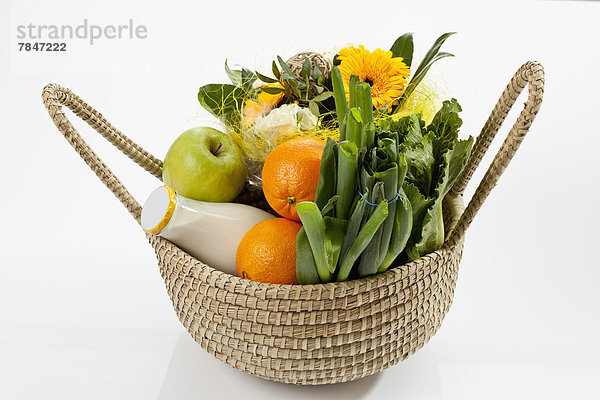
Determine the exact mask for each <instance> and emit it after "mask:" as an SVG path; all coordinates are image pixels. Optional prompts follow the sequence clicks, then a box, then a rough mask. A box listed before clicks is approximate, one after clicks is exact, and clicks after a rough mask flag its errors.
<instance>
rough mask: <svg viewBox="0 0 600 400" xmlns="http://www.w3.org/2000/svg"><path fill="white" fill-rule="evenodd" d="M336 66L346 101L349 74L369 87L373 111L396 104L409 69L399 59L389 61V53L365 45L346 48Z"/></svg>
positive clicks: (390, 56) (340, 53) (339, 56)
mask: <svg viewBox="0 0 600 400" xmlns="http://www.w3.org/2000/svg"><path fill="white" fill-rule="evenodd" d="M338 60H340V61H341V64H340V65H339V67H338V68H339V69H340V72H341V74H342V80H343V81H344V88H345V89H346V98H348V92H349V90H348V87H349V81H350V75H358V77H359V79H360V80H361V81H362V82H367V83H368V84H369V85H371V96H372V97H373V106H375V108H376V109H380V108H384V107H386V106H387V107H388V111H389V110H391V106H392V105H394V104H397V103H398V99H399V98H400V96H402V93H404V89H405V86H406V82H407V79H408V75H409V74H410V68H409V67H408V66H407V65H406V64H404V61H403V60H402V57H395V58H392V52H391V51H383V50H381V49H377V50H375V51H373V52H370V51H369V50H365V48H364V46H360V47H358V48H356V47H346V48H343V49H341V50H340V51H339V52H338Z"/></svg>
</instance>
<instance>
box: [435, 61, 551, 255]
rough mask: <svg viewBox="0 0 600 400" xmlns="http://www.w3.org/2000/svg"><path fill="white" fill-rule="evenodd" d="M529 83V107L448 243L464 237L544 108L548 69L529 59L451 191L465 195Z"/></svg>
mask: <svg viewBox="0 0 600 400" xmlns="http://www.w3.org/2000/svg"><path fill="white" fill-rule="evenodd" d="M527 85H529V97H528V98H527V101H526V102H525V107H524V108H523V111H521V114H520V115H519V118H518V119H517V121H516V122H515V124H514V125H513V126H512V128H511V129H510V132H509V133H508V136H507V137H506V140H504V143H502V146H501V147H500V150H499V151H498V154H496V157H495V158H494V160H493V161H492V164H491V165H490V167H489V168H488V170H487V172H486V173H485V175H484V177H483V179H482V180H481V182H480V183H479V186H478V187H477V189H476V190H475V193H474V194H473V198H472V199H471V201H469V205H468V206H467V208H465V211H464V212H463V214H462V215H461V217H460V219H459V220H458V222H457V224H456V227H455V228H454V230H453V231H452V232H451V233H450V235H449V236H448V240H447V241H446V243H447V244H448V245H450V246H453V245H456V244H457V243H458V242H460V241H461V240H462V239H463V237H464V234H465V232H466V230H467V228H468V227H469V225H470V224H471V222H472V221H473V218H475V215H476V214H477V212H478V211H479V209H480V208H481V206H482V205H483V202H484V201H485V199H486V198H487V197H488V195H489V194H490V192H491V191H492V189H493V188H494V186H496V183H498V179H499V178H500V175H502V173H503V172H504V170H505V169H506V167H507V166H508V164H509V163H510V160H511V159H512V158H513V156H514V155H515V153H516V152H517V149H518V148H519V146H520V145H521V142H522V141H523V139H524V138H525V135H526V134H527V132H528V131H529V128H530V127H531V123H532V122H533V120H534V119H535V116H536V115H537V113H538V111H539V109H540V106H541V104H542V97H543V94H544V68H543V67H542V65H541V64H540V63H538V62H536V61H529V62H527V63H525V64H523V65H522V66H521V68H519V70H518V71H517V72H516V73H515V74H514V75H513V77H512V79H511V80H510V82H509V84H508V85H507V86H506V89H504V92H503V93H502V95H501V96H500V99H499V100H498V103H496V106H495V107H494V110H493V111H492V114H491V115H490V117H489V118H488V120H487V122H486V123H485V125H484V126H483V129H482V130H481V133H480V134H479V136H477V140H476V141H475V145H474V146H473V151H472V153H471V157H470V158H469V161H468V163H467V165H466V167H465V169H464V170H463V172H462V174H461V175H460V176H459V177H458V179H457V180H456V183H455V184H454V186H453V187H452V189H451V191H450V192H451V193H452V194H454V195H462V194H463V193H464V191H465V188H466V187H467V184H468V183H469V180H470V179H471V177H472V176H473V173H474V172H475V170H476V169H477V167H478V166H479V163H480V162H481V159H482V158H483V156H484V155H485V153H486V151H487V150H488V148H489V147H490V144H491V143H492V141H493V140H494V137H495V136H496V133H498V130H499V129H500V126H501V125H502V123H503V122H504V119H505V118H506V116H507V115H508V112H509V111H510V109H511V108H512V106H513V105H514V104H515V102H516V101H517V98H518V97H519V94H521V92H522V91H523V89H524V88H525V86H527Z"/></svg>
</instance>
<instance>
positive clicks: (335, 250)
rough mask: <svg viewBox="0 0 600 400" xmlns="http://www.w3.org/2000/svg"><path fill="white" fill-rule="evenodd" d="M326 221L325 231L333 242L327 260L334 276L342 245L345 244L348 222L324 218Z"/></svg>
mask: <svg viewBox="0 0 600 400" xmlns="http://www.w3.org/2000/svg"><path fill="white" fill-rule="evenodd" d="M323 219H324V220H325V231H326V233H327V237H328V238H329V239H330V240H331V247H330V249H329V251H328V253H327V260H328V263H329V272H331V273H332V274H333V273H334V272H335V270H336V267H337V264H338V260H339V257H340V253H341V251H342V244H343V243H344V236H345V233H346V226H347V225H348V221H346V220H345V219H341V218H331V217H324V218H323Z"/></svg>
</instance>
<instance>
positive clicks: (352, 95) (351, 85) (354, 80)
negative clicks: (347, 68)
mask: <svg viewBox="0 0 600 400" xmlns="http://www.w3.org/2000/svg"><path fill="white" fill-rule="evenodd" d="M359 82H360V79H359V78H358V75H350V80H349V82H348V97H349V99H348V107H350V108H354V107H358V102H357V98H356V85H357V84H358V83H359Z"/></svg>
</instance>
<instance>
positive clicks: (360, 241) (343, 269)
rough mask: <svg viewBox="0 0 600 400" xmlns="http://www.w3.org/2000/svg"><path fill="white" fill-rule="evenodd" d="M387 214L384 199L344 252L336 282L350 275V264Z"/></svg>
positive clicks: (352, 263)
mask: <svg viewBox="0 0 600 400" xmlns="http://www.w3.org/2000/svg"><path fill="white" fill-rule="evenodd" d="M387 214H388V204H387V202H386V201H382V202H381V203H380V204H379V205H378V206H377V208H376V209H375V211H374V212H373V214H372V215H371V217H370V218H369V219H368V220H367V222H366V223H365V224H364V226H363V227H362V229H361V230H360V232H359V233H358V235H357V236H356V239H355V240H354V242H352V245H350V248H349V249H348V251H347V252H346V255H345V256H344V258H343V259H342V263H341V264H340V270H339V271H338V274H337V277H336V280H337V281H338V282H341V281H345V280H347V279H348V276H349V275H350V271H351V270H352V266H354V263H355V262H356V260H357V259H358V257H359V256H360V255H361V254H362V252H363V251H364V249H365V248H366V247H367V246H368V245H369V243H371V239H373V236H374V235H375V233H376V232H377V230H378V229H379V226H380V225H381V224H382V223H383V221H384V220H385V218H386V217H387Z"/></svg>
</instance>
